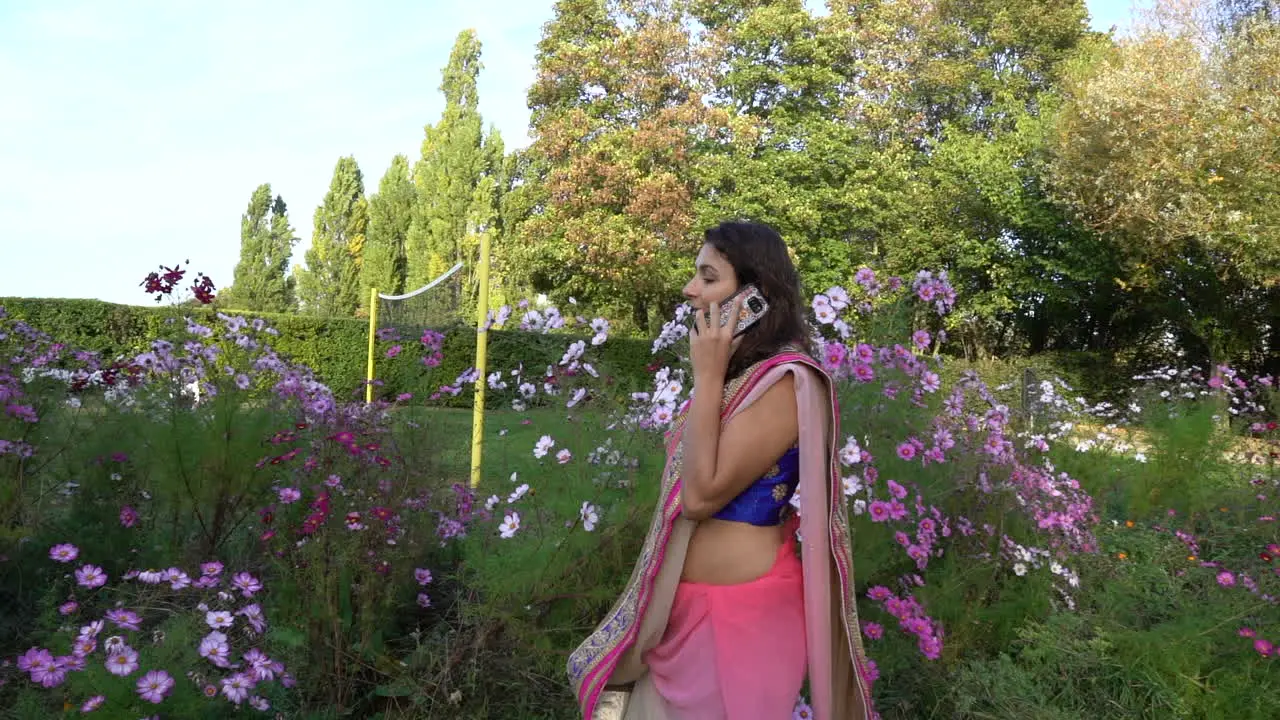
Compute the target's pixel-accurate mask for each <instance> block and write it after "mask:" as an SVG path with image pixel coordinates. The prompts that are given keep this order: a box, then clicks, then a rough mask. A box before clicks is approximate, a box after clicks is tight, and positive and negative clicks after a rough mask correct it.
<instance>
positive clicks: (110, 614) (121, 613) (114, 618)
mask: <svg viewBox="0 0 1280 720" xmlns="http://www.w3.org/2000/svg"><path fill="white" fill-rule="evenodd" d="M107 619H108V620H110V621H111V622H113V623H115V624H116V625H117V626H118V627H120V628H122V629H124V630H139V629H140V628H139V627H138V625H139V623H141V622H142V618H140V617H138V613H136V612H134V611H132V610H123V609H120V608H114V609H112V610H108V611H107Z"/></svg>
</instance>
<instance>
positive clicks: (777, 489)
mask: <svg viewBox="0 0 1280 720" xmlns="http://www.w3.org/2000/svg"><path fill="white" fill-rule="evenodd" d="M786 498H787V484H786V483H778V484H777V485H774V486H773V501H774V502H782V501H783V500H785V499H786Z"/></svg>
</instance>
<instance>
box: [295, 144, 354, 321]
mask: <svg viewBox="0 0 1280 720" xmlns="http://www.w3.org/2000/svg"><path fill="white" fill-rule="evenodd" d="M368 226H369V205H368V201H367V200H366V199H365V196H364V175H363V174H362V173H361V172H360V166H359V165H357V164H356V159H355V158H354V157H351V156H348V157H343V158H339V159H338V164H337V165H336V166H335V167H334V169H333V180H332V181H330V183H329V192H328V193H326V194H325V196H324V202H323V203H322V204H321V205H320V206H319V207H317V208H316V214H315V222H314V228H315V230H314V233H313V234H312V236H311V247H310V248H309V249H308V250H307V253H306V263H307V266H306V267H305V268H299V269H298V270H297V278H298V299H299V300H300V301H301V303H302V309H303V310H305V311H306V312H308V313H311V314H313V315H321V316H326V317H329V316H333V317H351V316H352V315H354V314H355V312H356V309H357V308H358V307H360V297H359V295H360V265H361V262H362V258H363V253H364V245H365V234H366V232H367V230H368Z"/></svg>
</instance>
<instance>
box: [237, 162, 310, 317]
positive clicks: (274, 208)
mask: <svg viewBox="0 0 1280 720" xmlns="http://www.w3.org/2000/svg"><path fill="white" fill-rule="evenodd" d="M297 241H298V239H297V236H295V235H294V232H293V228H292V227H290V226H289V217H288V209H287V207H286V206H285V202H284V199H283V198H281V197H279V196H276V198H275V200H274V201H273V200H272V198H271V185H269V184H266V183H264V184H262V185H259V186H258V188H257V189H256V190H254V192H253V195H252V196H251V197H250V199H249V207H248V209H246V210H245V213H244V215H242V216H241V219H240V261H239V262H238V263H236V269H235V276H234V277H235V280H234V282H233V284H232V286H231V287H230V288H228V289H227V292H225V293H223V295H222V297H223V301H224V302H225V303H226V304H227V305H228V306H229V307H234V308H237V309H242V310H259V311H264V312H288V311H289V310H292V309H293V303H294V299H293V278H291V277H288V276H287V273H288V270H289V258H290V256H291V255H292V253H293V246H294V244H295V243H297Z"/></svg>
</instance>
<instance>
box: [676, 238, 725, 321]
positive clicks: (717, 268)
mask: <svg viewBox="0 0 1280 720" xmlns="http://www.w3.org/2000/svg"><path fill="white" fill-rule="evenodd" d="M694 265H695V266H696V268H695V269H694V273H693V279H692V280H690V281H689V284H687V285H685V286H684V296H685V298H687V299H688V300H689V304H690V305H692V306H693V309H694V310H707V309H709V308H710V307H711V303H713V302H714V303H718V302H721V301H723V300H724V299H725V298H727V297H729V296H730V295H732V294H734V293H735V292H737V290H738V273H736V272H734V270H733V266H732V265H730V264H729V260H728V259H727V258H725V256H724V255H723V254H722V253H721V252H720V251H719V250H716V249H715V248H714V247H712V246H711V245H703V246H702V250H700V251H698V257H697V259H696V260H695V261H694Z"/></svg>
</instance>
